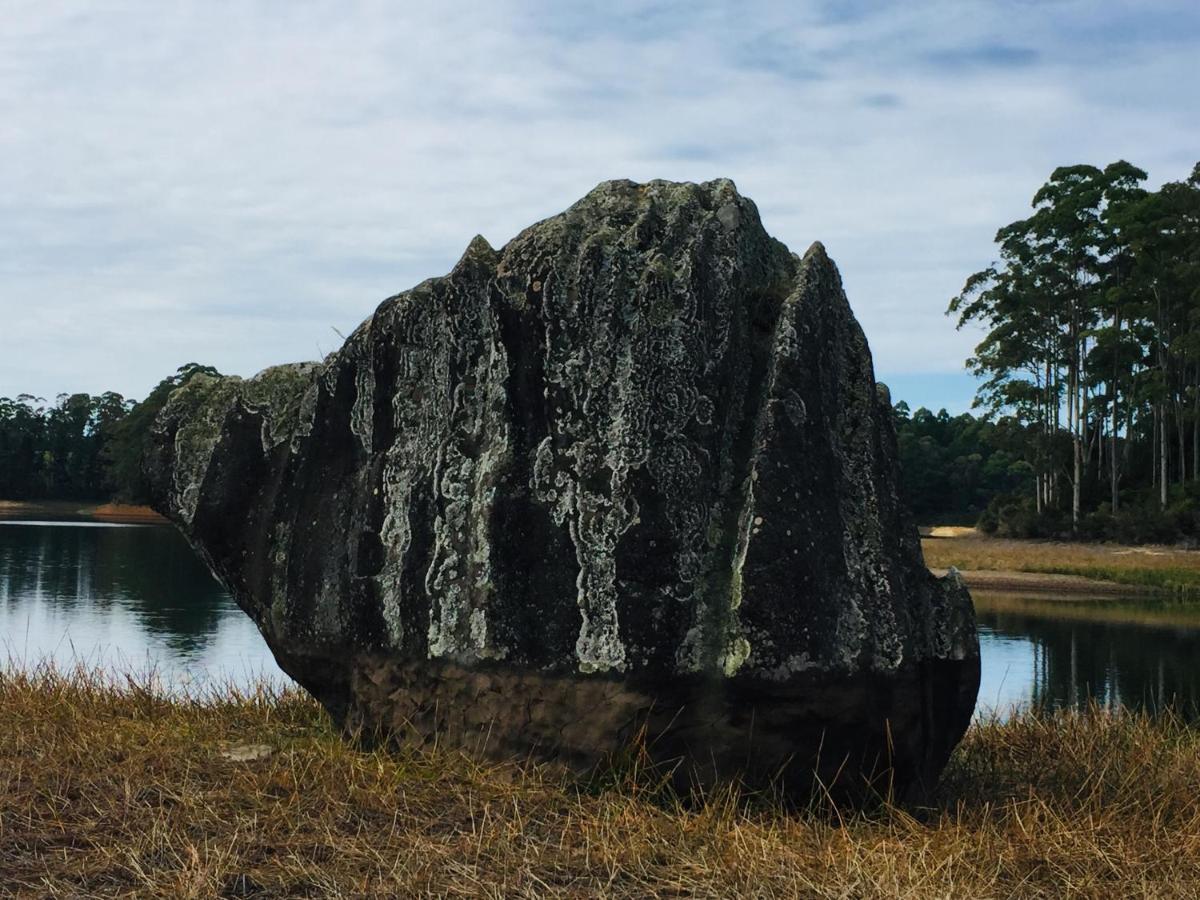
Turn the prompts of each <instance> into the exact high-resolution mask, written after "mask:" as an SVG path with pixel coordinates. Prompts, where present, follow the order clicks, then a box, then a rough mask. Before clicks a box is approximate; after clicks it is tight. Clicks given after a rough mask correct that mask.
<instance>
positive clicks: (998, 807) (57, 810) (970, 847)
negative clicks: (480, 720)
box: [0, 668, 1200, 898]
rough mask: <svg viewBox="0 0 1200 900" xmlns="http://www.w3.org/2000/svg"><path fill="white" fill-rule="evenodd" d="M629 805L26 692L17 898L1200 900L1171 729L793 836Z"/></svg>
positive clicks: (1158, 725) (190, 714)
mask: <svg viewBox="0 0 1200 900" xmlns="http://www.w3.org/2000/svg"><path fill="white" fill-rule="evenodd" d="M266 749H269V751H270V752H269V754H268V753H266V752H265V750H266ZM231 751H232V752H231ZM238 751H241V754H240V755H241V756H243V757H249V759H245V760H243V761H235V760H234V759H231V758H229V757H231V756H233V757H237V756H238V755H239V753H238ZM606 783H608V784H609V786H607V787H603V788H599V787H594V786H593V787H589V786H587V785H581V784H579V783H576V782H573V781H571V780H570V779H569V778H567V777H566V776H564V775H562V774H560V773H558V772H555V771H553V770H550V769H547V768H540V767H537V766H533V765H529V764H520V763H510V764H503V765H480V764H478V763H474V762H472V761H470V760H469V759H466V758H464V757H462V756H459V755H455V754H449V753H433V754H418V753H409V752H398V753H390V754H389V753H386V752H383V751H372V752H365V751H361V750H357V749H354V748H353V747H352V746H351V745H350V744H348V743H346V742H345V741H343V740H342V739H341V738H340V737H339V736H338V735H337V734H336V733H335V731H334V730H333V728H332V726H331V725H330V723H329V721H328V719H327V718H326V717H325V715H324V714H323V713H322V712H321V710H320V709H319V708H318V707H317V706H316V705H315V704H314V703H313V702H312V701H311V700H310V699H308V698H307V697H306V696H305V695H303V694H301V693H299V692H293V691H283V692H272V691H271V690H268V689H266V688H260V689H257V690H254V691H251V692H248V693H247V692H238V691H236V690H233V689H225V690H221V691H212V692H209V693H207V694H204V695H196V696H192V697H185V698H181V699H171V698H168V697H167V696H164V695H163V694H161V693H160V692H159V691H158V690H157V689H156V688H154V687H153V686H152V685H150V684H148V683H147V682H145V681H138V680H135V679H131V680H129V681H127V682H125V683H114V682H113V681H111V680H106V679H105V678H102V677H100V676H99V675H97V674H96V673H94V672H87V671H76V672H71V673H63V672H57V671H55V670H53V669H49V668H46V669H42V670H39V671H36V672H34V673H32V674H19V673H13V672H7V673H4V674H0V894H2V895H5V896H8V895H18V896H22V895H23V896H31V897H78V896H88V897H131V896H137V897H171V898H176V897H218V896H256V897H371V896H388V897H391V896H397V897H409V896H423V895H438V896H469V897H522V896H527V897H554V896H560V897H609V896H611V897H646V896H663V897H734V896H747V897H756V896H757V897H793V896H794V897H838V898H859V897H914V898H917V897H919V898H937V897H1008V896H1029V897H1038V896H1044V897H1064V896H1080V897H1105V898H1112V897H1131V896H1154V897H1163V896H1180V897H1183V896H1195V895H1196V894H1197V892H1200V852H1198V851H1200V733H1197V732H1195V731H1193V730H1191V729H1190V728H1189V727H1187V726H1186V725H1185V724H1184V723H1182V722H1181V721H1178V720H1176V719H1173V718H1170V717H1166V718H1159V719H1150V718H1147V717H1145V716H1142V715H1135V714H1121V715H1112V714H1107V713H1104V712H1103V711H1100V710H1098V709H1094V710H1091V711H1089V712H1086V713H1082V714H1065V713H1057V714H1051V713H1039V714H1024V715H1020V716H1017V717H1016V718H1013V719H1011V720H1009V721H1007V722H1003V723H1002V722H999V721H990V722H985V723H980V724H977V725H975V726H973V727H972V729H971V731H970V732H969V733H968V736H967V738H966V739H965V741H964V742H963V744H962V745H961V747H960V748H959V750H958V751H957V753H956V754H955V757H954V759H953V761H952V763H951V765H950V767H949V769H948V770H947V773H946V776H945V777H944V779H943V785H942V788H941V793H940V796H939V798H938V800H937V802H936V803H935V804H934V805H933V806H932V807H930V808H926V809H908V810H904V809H899V808H895V807H889V806H885V807H883V808H882V809H877V810H875V811H874V812H871V813H869V814H863V813H857V814H850V813H844V814H839V813H838V812H837V811H834V810H830V809H825V808H821V807H814V808H813V809H811V810H809V811H806V812H800V813H788V812H786V811H784V810H782V809H780V808H778V807H776V806H774V805H773V804H772V803H770V802H769V801H766V800H761V799H759V800H756V799H755V798H746V797H739V796H738V795H737V793H736V791H735V790H733V789H732V788H730V789H729V790H726V791H723V792H720V793H718V794H716V795H714V796H710V797H708V798H706V799H704V800H703V801H702V802H700V803H699V804H698V805H697V804H684V803H681V802H679V801H678V800H675V799H673V798H672V797H670V796H669V795H664V794H663V793H662V792H661V791H659V790H657V789H655V787H654V785H653V784H652V783H650V782H648V781H647V780H646V779H645V778H644V777H643V776H642V775H641V774H640V773H638V772H637V771H636V770H631V771H629V772H626V773H624V775H623V776H622V777H620V778H616V779H610V780H609V781H608V782H606Z"/></svg>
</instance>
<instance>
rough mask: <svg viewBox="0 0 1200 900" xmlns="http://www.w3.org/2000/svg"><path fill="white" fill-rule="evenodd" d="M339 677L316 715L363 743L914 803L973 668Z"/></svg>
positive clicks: (939, 762) (374, 669)
mask: <svg viewBox="0 0 1200 900" xmlns="http://www.w3.org/2000/svg"><path fill="white" fill-rule="evenodd" d="M349 672H350V675H349V678H348V680H347V681H346V682H345V687H346V688H347V694H346V696H345V698H344V701H343V702H342V703H334V704H327V705H330V706H331V707H332V708H334V709H341V710H342V714H341V716H340V718H341V723H342V725H343V726H344V727H345V728H346V729H347V730H349V731H354V732H357V733H359V734H360V735H364V736H367V737H368V738H370V737H371V736H373V735H381V736H384V737H385V738H386V739H387V740H388V741H390V742H392V743H394V744H397V745H407V746H415V747H420V748H424V749H433V748H435V747H436V748H439V749H452V750H461V751H464V752H466V753H468V754H469V755H471V756H473V757H475V758H479V759H484V760H505V759H529V758H533V759H537V760H539V761H544V762H555V763H561V764H564V765H565V766H567V767H568V768H570V769H572V770H574V771H576V772H578V773H581V774H583V773H587V772H589V771H591V770H594V769H595V768H596V767H597V766H604V765H606V764H609V763H610V762H611V761H612V760H613V759H614V758H617V757H619V756H621V755H623V754H627V753H629V752H630V751H634V752H638V753H642V754H644V756H645V757H646V759H647V761H648V762H649V763H651V764H653V765H655V766H656V767H661V769H662V770H664V771H670V772H671V773H672V778H673V781H674V783H675V786H676V788H678V789H681V790H683V791H690V790H693V789H700V790H706V789H709V788H711V787H713V786H714V785H716V784H718V783H720V782H723V781H728V780H737V781H739V782H740V783H741V784H743V785H744V786H745V787H746V788H748V789H750V790H753V791H767V792H770V793H772V794H777V795H779V796H781V797H783V798H785V799H787V800H791V801H800V802H804V801H807V800H808V799H809V798H811V797H812V796H814V789H816V791H817V792H819V793H821V794H824V793H826V792H827V793H828V794H829V795H830V796H832V797H833V798H834V799H835V800H838V801H839V802H840V801H843V800H845V801H852V802H861V801H863V800H869V799H871V798H872V797H886V796H891V797H893V798H894V799H897V800H919V799H920V798H922V797H923V796H925V795H926V793H927V792H928V790H929V789H931V788H932V786H933V784H934V783H935V782H936V779H937V774H938V773H939V772H940V771H941V769H942V767H943V766H944V765H945V763H946V761H947V759H948V758H949V756H950V752H951V751H952V750H953V748H954V746H955V744H956V743H957V742H958V740H959V739H960V738H961V737H962V732H963V730H964V728H963V723H962V717H961V715H960V710H961V709H962V706H963V704H964V703H967V702H970V700H971V699H973V698H974V696H975V693H976V691H977V690H978V684H979V661H978V660H977V659H972V660H966V661H947V660H930V661H924V662H921V663H917V664H915V665H912V666H908V667H905V668H902V669H901V670H900V671H899V672H895V673H891V674H889V675H888V676H887V677H883V676H880V675H878V674H872V673H858V674H855V675H853V676H848V677H845V678H836V677H833V676H830V675H812V676H810V677H803V676H801V677H799V678H796V679H795V680H793V681H792V682H791V683H789V684H787V685H784V686H781V685H779V684H774V683H762V682H754V681H751V680H747V679H715V678H713V679H707V680H700V679H697V680H694V681H690V682H683V681H679V682H673V683H672V684H670V685H669V686H667V687H663V686H657V687H656V686H653V685H648V684H643V685H637V684H633V683H630V682H626V681H619V680H610V679H597V678H588V679H576V678H562V677H549V676H544V675H539V674H535V673H529V672H523V673H517V672H513V671H511V670H504V669H501V668H495V669H490V670H489V669H481V668H471V669H466V668H463V667H460V666H456V665H452V664H445V663H440V664H439V663H433V662H429V661H422V662H419V663H418V662H406V661H402V660H396V659H389V658H386V657H380V656H373V655H360V656H358V657H357V658H356V659H355V660H354V663H353V664H352V665H351V666H350V669H349ZM323 683H325V684H328V680H327V679H324V680H323Z"/></svg>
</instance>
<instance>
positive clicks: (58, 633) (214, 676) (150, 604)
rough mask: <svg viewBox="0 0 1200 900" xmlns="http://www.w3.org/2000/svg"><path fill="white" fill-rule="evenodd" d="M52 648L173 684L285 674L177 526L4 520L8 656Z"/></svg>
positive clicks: (0, 642)
mask: <svg viewBox="0 0 1200 900" xmlns="http://www.w3.org/2000/svg"><path fill="white" fill-rule="evenodd" d="M44 659H53V660H55V661H56V662H58V663H60V664H63V665H73V664H75V663H76V662H84V663H87V664H89V665H97V666H103V667H105V668H109V669H113V670H119V671H122V672H127V671H134V672H147V671H153V672H154V673H155V674H156V676H157V677H158V678H160V679H161V680H162V682H163V683H164V684H165V685H167V686H192V687H200V686H204V685H206V684H212V683H214V682H217V683H220V682H225V681H229V680H232V681H235V682H237V683H239V684H244V683H248V682H249V681H251V680H254V679H257V678H260V677H266V678H268V679H270V680H277V681H284V680H286V678H287V676H285V675H284V674H283V673H282V672H281V671H279V669H278V667H277V666H276V665H275V660H274V659H273V658H272V657H271V653H270V651H269V650H268V649H267V646H266V644H265V643H264V642H263V639H262V637H261V636H260V635H259V633H258V629H257V628H256V627H255V625H254V623H253V622H252V621H251V620H250V618H249V617H248V616H246V615H245V614H244V613H242V612H241V610H239V609H238V608H237V607H236V606H235V605H234V603H233V601H232V600H231V599H230V598H229V595H228V594H227V593H226V592H225V590H224V589H223V588H222V587H221V586H220V585H219V584H218V583H217V582H216V580H215V579H214V578H213V577H212V576H211V575H210V574H209V572H208V569H207V568H206V567H205V566H204V564H203V563H201V562H200V561H199V560H198V559H197V558H196V555H195V554H194V553H193V552H192V549H191V548H190V547H189V546H188V545H187V542H186V541H184V539H183V537H182V536H180V534H179V533H178V532H176V531H175V529H174V528H170V527H167V526H161V525H108V524H98V523H93V522H33V521H12V520H10V521H0V666H4V665H10V666H11V665H17V666H22V665H32V664H35V663H37V662H38V661H41V660H44Z"/></svg>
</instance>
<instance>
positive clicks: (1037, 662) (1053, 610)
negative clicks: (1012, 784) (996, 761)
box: [976, 596, 1200, 719]
mask: <svg viewBox="0 0 1200 900" xmlns="http://www.w3.org/2000/svg"><path fill="white" fill-rule="evenodd" d="M976 604H977V610H978V617H979V625H980V642H981V650H982V655H983V664H984V669H985V673H984V686H983V687H981V689H980V701H981V705H982V706H988V705H990V706H995V707H999V708H1000V709H999V711H1001V712H1003V711H1004V709H1003V706H1004V705H1005V703H1006V702H1011V701H1016V702H1019V703H1023V704H1030V705H1042V706H1049V707H1053V708H1062V707H1082V706H1084V705H1086V704H1088V703H1090V702H1092V701H1095V702H1097V703H1099V704H1100V705H1101V706H1104V707H1108V708H1115V707H1117V706H1128V707H1136V708H1139V709H1147V710H1150V711H1156V710H1162V709H1165V708H1168V707H1170V708H1172V709H1174V710H1175V711H1177V712H1179V713H1181V714H1182V715H1184V716H1186V717H1188V718H1191V719H1198V718H1200V605H1197V604H1192V603H1180V602H1173V601H1167V602H1163V601H1153V600H1141V601H1140V602H1139V601H1137V600H1128V601H1113V600H1104V601H1096V602H1085V601H1061V600H1060V601H1037V600H1027V601H1021V600H1016V599H1012V598H1005V599H1003V600H1001V599H1000V598H991V597H988V596H980V597H978V598H977V599H976ZM1001 660H1003V666H1004V670H1003V671H1000V670H999V667H1000V664H1001ZM1002 679H1004V680H1008V681H1009V682H1011V683H1010V684H1009V685H1008V686H1007V687H1005V686H1003V685H1002V684H1001V681H1002ZM997 695H999V697H1001V698H1002V699H1001V702H1000V703H997V702H996V701H997Z"/></svg>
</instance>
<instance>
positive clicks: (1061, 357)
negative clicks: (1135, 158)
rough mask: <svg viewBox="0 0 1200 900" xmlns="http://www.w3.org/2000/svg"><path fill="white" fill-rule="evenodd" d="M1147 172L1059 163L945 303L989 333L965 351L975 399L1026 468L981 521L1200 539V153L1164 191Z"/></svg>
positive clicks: (1091, 533) (1031, 531)
mask: <svg viewBox="0 0 1200 900" xmlns="http://www.w3.org/2000/svg"><path fill="white" fill-rule="evenodd" d="M1145 180H1146V173H1145V172H1144V171H1142V170H1141V169H1139V168H1137V167H1136V166H1134V165H1131V164H1130V163H1128V162H1124V161H1118V162H1115V163H1112V164H1111V165H1108V166H1106V167H1104V168H1103V169H1101V168H1097V167H1095V166H1087V165H1077V166H1067V167H1063V168H1059V169H1056V170H1055V171H1054V172H1053V173H1052V174H1051V176H1050V179H1049V181H1047V182H1046V183H1045V184H1044V185H1043V186H1042V187H1041V188H1040V189H1039V190H1038V191H1037V193H1036V194H1035V195H1034V197H1033V203H1032V207H1033V214H1032V215H1030V216H1029V217H1028V218H1025V219H1021V220H1020V221H1017V222H1013V223H1011V224H1009V225H1006V226H1004V227H1003V228H1001V229H1000V230H999V232H998V233H997V235H996V243H997V244H998V246H999V260H998V261H997V262H995V263H993V264H992V265H991V266H989V267H988V268H986V269H984V270H982V271H980V272H976V273H975V274H974V275H972V276H971V277H970V278H968V279H967V282H966V284H965V286H964V287H963V289H962V292H961V293H960V294H959V295H958V296H957V297H955V298H954V299H953V300H952V301H951V303H950V307H949V310H948V313H949V314H951V315H954V316H957V318H958V322H959V326H960V327H961V326H963V325H967V324H976V325H980V326H982V327H983V328H984V330H985V332H986V334H985V337H984V339H983V341H982V342H981V343H980V344H979V346H978V347H977V348H976V350H975V354H974V356H972V357H971V358H970V359H969V360H967V367H968V368H969V369H970V370H971V371H972V372H973V373H974V374H976V375H977V376H978V377H979V378H980V379H981V380H982V386H981V388H980V390H979V392H978V395H977V399H976V406H977V407H980V408H982V409H983V410H984V413H985V415H986V416H990V417H992V418H996V419H997V427H1002V428H1003V429H1004V434H1005V438H1004V440H1005V441H1006V443H1005V452H1008V453H1015V454H1016V455H1017V457H1019V459H1020V460H1021V461H1023V462H1024V463H1026V464H1027V465H1028V469H1029V474H1030V476H1031V477H1030V479H1029V484H1028V486H1027V489H1026V490H1025V491H1024V495H1023V496H1022V494H1021V493H1017V494H1007V495H1005V496H998V497H995V498H993V500H992V501H991V503H990V507H991V509H990V513H989V515H988V516H987V517H985V519H984V522H983V524H985V525H988V526H995V527H997V528H998V529H1000V530H1001V531H1005V532H1007V533H1012V534H1016V535H1039V534H1044V535H1058V534H1063V533H1073V534H1076V535H1080V536H1085V537H1109V536H1112V537H1122V538H1126V539H1139V540H1166V539H1172V538H1177V537H1181V536H1185V537H1195V536H1196V535H1197V524H1196V507H1197V501H1198V500H1200V163H1198V164H1197V165H1196V166H1195V168H1194V169H1193V170H1192V172H1191V174H1190V176H1189V177H1188V178H1186V179H1185V180H1183V181H1174V182H1168V183H1166V184H1164V185H1163V186H1162V187H1161V188H1160V189H1159V190H1157V191H1150V190H1147V189H1145V188H1144V186H1143V182H1144V181H1145ZM1006 420H1007V424H1002V423H1004V422H1005V421H1006ZM1009 435H1021V439H1020V440H1019V441H1017V442H1016V443H1007V440H1008V436H1009Z"/></svg>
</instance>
